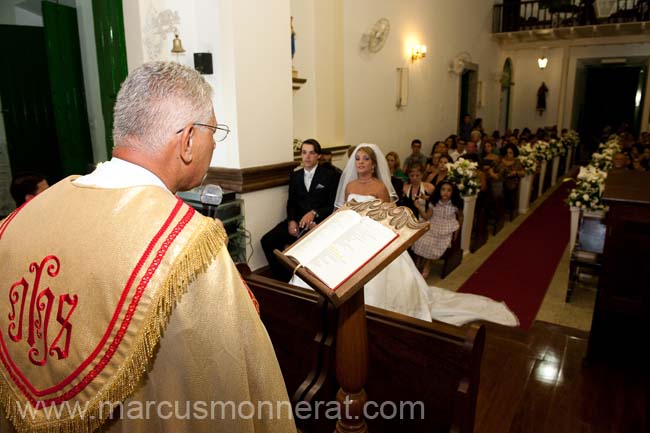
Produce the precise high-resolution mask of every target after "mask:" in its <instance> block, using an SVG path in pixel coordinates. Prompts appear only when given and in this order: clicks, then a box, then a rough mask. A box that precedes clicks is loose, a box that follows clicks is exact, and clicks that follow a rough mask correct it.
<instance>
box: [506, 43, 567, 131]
mask: <svg viewBox="0 0 650 433" xmlns="http://www.w3.org/2000/svg"><path fill="white" fill-rule="evenodd" d="M542 55H545V56H546V58H547V59H548V64H547V66H546V69H540V68H539V67H538V65H537V59H538V58H539V57H540V56H542ZM506 57H510V59H511V60H512V71H513V73H512V76H513V78H512V79H513V82H514V86H513V87H512V91H511V96H510V103H511V104H512V111H511V117H510V119H511V120H510V128H511V129H513V128H519V129H522V128H524V127H528V128H530V129H531V130H532V131H533V132H534V131H535V130H536V129H537V128H539V127H544V126H551V125H555V124H557V123H558V119H559V106H558V104H559V101H560V96H561V92H562V59H563V49H562V48H559V47H558V48H548V49H544V50H542V49H539V48H529V49H521V50H517V51H512V50H509V51H505V52H504V53H503V57H502V59H503V61H502V62H501V65H503V62H505V58H506ZM542 82H543V83H545V84H546V87H547V88H548V93H547V94H546V111H544V113H543V114H542V115H539V113H538V112H537V110H536V107H537V90H538V89H539V88H540V86H541V85H542Z"/></svg>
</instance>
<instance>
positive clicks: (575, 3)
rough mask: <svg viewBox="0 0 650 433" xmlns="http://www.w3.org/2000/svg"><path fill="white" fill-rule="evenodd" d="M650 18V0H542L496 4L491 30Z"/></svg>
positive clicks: (509, 30) (541, 27)
mask: <svg viewBox="0 0 650 433" xmlns="http://www.w3.org/2000/svg"><path fill="white" fill-rule="evenodd" d="M649 20H650V0H595V1H593V0H539V1H513V2H509V3H506V4H500V5H494V15H493V17H492V32H493V33H503V32H518V31H522V30H534V29H548V28H557V27H576V26H590V25H598V24H611V23H625V22H635V21H636V22H639V21H649Z"/></svg>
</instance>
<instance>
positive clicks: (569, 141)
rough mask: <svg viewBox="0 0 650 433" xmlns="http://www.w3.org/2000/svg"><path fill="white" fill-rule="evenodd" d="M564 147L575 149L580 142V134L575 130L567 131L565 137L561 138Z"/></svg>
mask: <svg viewBox="0 0 650 433" xmlns="http://www.w3.org/2000/svg"><path fill="white" fill-rule="evenodd" d="M561 140H562V143H564V147H566V148H567V149H575V148H576V147H577V146H578V143H580V136H579V135H578V133H577V132H576V131H574V130H570V131H567V133H566V134H565V135H564V137H562V138H561Z"/></svg>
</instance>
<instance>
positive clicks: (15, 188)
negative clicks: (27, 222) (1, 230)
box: [9, 173, 50, 207]
mask: <svg viewBox="0 0 650 433" xmlns="http://www.w3.org/2000/svg"><path fill="white" fill-rule="evenodd" d="M49 186H50V185H49V184H48V183H47V179H45V177H44V176H42V175H40V174H35V173H32V174H27V173H25V174H21V175H18V176H16V177H14V178H13V179H12V180H11V186H10V187H9V192H10V193H11V197H13V199H14V201H15V202H16V207H20V206H22V204H23V203H25V202H28V201H30V200H31V199H33V198H34V197H36V196H37V195H38V194H40V193H42V192H43V191H45V190H46V189H47V188H49Z"/></svg>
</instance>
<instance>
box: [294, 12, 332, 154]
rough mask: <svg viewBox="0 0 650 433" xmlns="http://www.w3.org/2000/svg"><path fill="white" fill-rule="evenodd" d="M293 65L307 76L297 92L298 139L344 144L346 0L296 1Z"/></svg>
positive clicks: (296, 128) (295, 118)
mask: <svg viewBox="0 0 650 433" xmlns="http://www.w3.org/2000/svg"><path fill="white" fill-rule="evenodd" d="M291 15H292V16H293V17H294V29H295V31H296V54H295V57H294V59H293V65H294V67H295V69H296V70H297V71H298V75H299V78H305V79H307V83H305V84H304V85H303V86H302V87H301V88H300V89H298V90H294V92H293V121H294V125H293V131H294V138H299V139H301V140H304V139H306V138H316V139H318V141H319V142H320V143H321V145H322V146H323V147H331V146H339V145H342V144H344V129H343V116H344V113H343V0H292V1H291Z"/></svg>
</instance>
